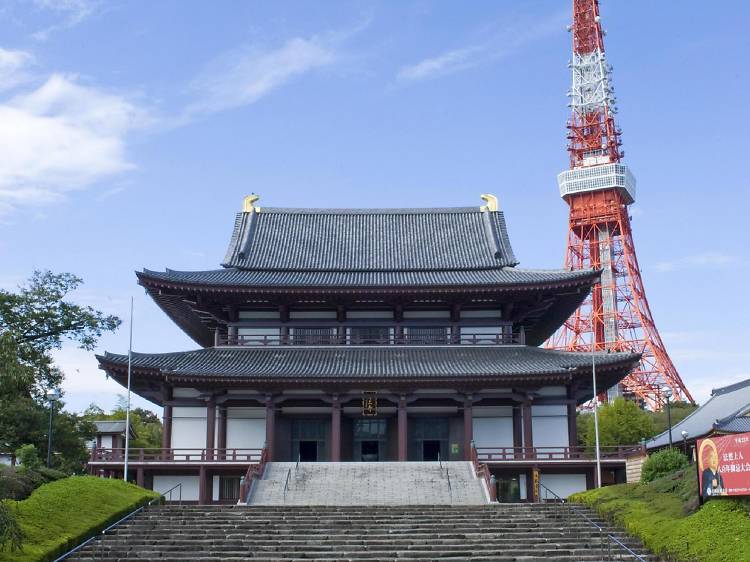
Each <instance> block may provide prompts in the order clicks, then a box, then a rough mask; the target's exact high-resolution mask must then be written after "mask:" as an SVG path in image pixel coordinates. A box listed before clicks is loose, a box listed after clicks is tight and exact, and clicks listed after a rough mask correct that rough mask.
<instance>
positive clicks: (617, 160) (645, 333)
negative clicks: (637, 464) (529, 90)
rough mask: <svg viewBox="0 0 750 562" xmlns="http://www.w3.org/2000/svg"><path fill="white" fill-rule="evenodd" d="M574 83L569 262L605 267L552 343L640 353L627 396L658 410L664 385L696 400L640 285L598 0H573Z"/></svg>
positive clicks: (566, 192)
mask: <svg viewBox="0 0 750 562" xmlns="http://www.w3.org/2000/svg"><path fill="white" fill-rule="evenodd" d="M569 30H570V31H571V33H572V35H573V58H572V60H571V61H570V64H569V67H570V69H571V71H572V75H573V85H572V87H571V89H570V91H569V92H568V97H569V99H570V103H569V107H570V108H571V118H570V121H568V125H567V127H568V141H569V142H568V152H569V153H570V170H567V171H565V172H562V173H561V174H559V175H558V176H557V181H558V184H559V187H560V196H561V197H562V198H563V199H564V200H565V202H566V203H568V205H569V206H570V222H569V228H568V246H567V252H566V255H565V267H566V268H569V269H601V270H602V275H601V282H600V283H597V284H596V285H595V286H594V287H593V289H592V291H591V294H590V295H589V297H588V298H587V299H586V301H585V302H584V303H583V304H582V305H581V306H580V307H579V308H578V310H576V312H575V313H574V314H573V315H572V316H571V317H570V318H569V319H568V321H567V322H566V323H565V325H564V326H563V327H562V328H561V329H560V330H559V331H558V332H557V333H556V334H555V335H554V336H553V337H552V339H551V340H550V341H549V342H548V345H549V346H550V347H554V348H557V349H565V350H568V351H590V350H592V349H595V350H598V351H604V350H612V351H636V352H639V353H641V354H642V355H643V357H642V359H641V362H640V364H639V365H638V367H637V368H636V369H635V370H634V371H633V372H632V373H631V374H630V375H629V376H628V377H627V378H626V379H624V380H623V381H622V383H621V390H622V392H623V393H624V394H626V395H630V396H634V397H636V398H637V399H640V400H642V401H643V402H644V403H645V404H646V405H648V406H649V407H651V408H653V409H660V408H661V407H662V405H663V404H664V397H663V396H662V391H663V389H664V388H665V387H669V388H671V389H672V392H673V395H674V397H675V399H677V400H687V401H690V402H692V401H693V398H692V396H690V393H689V392H688V390H687V388H686V387H685V384H684V383H683V382H682V379H681V378H680V375H679V374H678V373H677V369H675V367H674V365H673V364H672V360H671V359H670V358H669V355H668V354H667V351H666V349H665V347H664V343H663V342H662V340H661V337H660V336H659V332H658V330H657V329H656V325H655V324H654V320H653V317H652V315H651V310H650V308H649V305H648V301H647V300H646V293H645V291H644V289H643V281H642V280H641V274H640V268H639V267H638V258H637V257H636V253H635V246H634V244H633V235H632V230H631V226H630V218H629V216H628V205H630V204H632V203H633V202H634V201H635V177H634V176H633V174H632V173H631V172H630V170H629V169H628V168H627V166H625V165H624V164H623V163H622V158H623V157H624V153H623V152H622V151H621V150H620V146H621V141H620V134H621V132H620V130H619V129H618V128H617V127H616V125H615V119H614V115H615V113H616V111H617V107H616V105H615V96H614V88H612V83H611V72H612V67H611V66H609V65H608V64H607V59H606V56H605V54H604V33H603V31H602V27H601V21H600V17H599V0H573V25H572V26H570V28H569Z"/></svg>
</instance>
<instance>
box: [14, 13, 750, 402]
mask: <svg viewBox="0 0 750 562" xmlns="http://www.w3.org/2000/svg"><path fill="white" fill-rule="evenodd" d="M569 4H570V2H568V1H567V0H566V1H561V0H539V1H533V0H528V1H524V2H517V1H510V0H507V1H499V0H494V1H477V2H470V3H469V2H427V1H416V2H402V1H398V2H396V1H393V2H369V1H356V2H347V3H344V2H326V3H320V2H316V3H313V2H301V1H300V2H282V1H278V2H249V1H248V2H226V1H223V2H202V3H199V2H182V1H177V0H174V1H162V2H148V1H128V2H125V1H110V2H96V1H91V0H59V1H53V0H35V1H24V2H22V1H13V0H8V1H7V2H5V3H4V4H3V7H2V8H0V18H2V32H0V155H2V156H1V157H0V264H2V265H1V266H0V284H2V286H4V287H13V286H15V285H16V284H17V283H19V282H20V281H21V280H23V279H24V278H26V277H28V275H29V274H30V273H31V271H32V270H33V269H34V268H49V269H52V270H55V271H71V272H74V273H76V274H78V275H80V276H82V277H83V278H84V280H85V285H84V287H83V288H82V289H81V290H80V291H79V292H78V294H77V295H76V298H77V299H78V300H79V301H81V302H84V303H87V304H91V305H93V306H96V307H97V308H100V309H102V310H105V311H107V312H113V313H116V314H119V315H120V316H122V317H125V316H126V315H127V310H128V302H129V299H130V296H131V295H133V296H134V297H135V308H136V318H135V348H136V349H137V350H140V351H172V350H179V349H189V348H192V347H194V346H195V344H194V343H193V342H192V341H191V340H189V339H188V338H187V337H186V336H185V335H184V334H182V333H181V331H180V330H179V329H178V328H177V327H175V326H174V325H173V324H172V323H171V322H170V321H169V320H168V318H167V317H166V316H165V315H164V314H163V313H162V312H161V311H160V310H159V309H158V308H157V307H156V306H155V305H154V304H153V303H152V302H151V301H150V300H149V299H148V297H147V296H146V295H145V294H144V293H143V291H142V290H141V289H140V288H139V287H138V286H137V284H136V279H135V275H134V271H135V270H137V269H141V268H143V267H148V268H151V269H163V268H165V267H170V268H174V269H210V268H214V267H217V266H218V263H219V262H220V260H221V258H222V257H223V252H224V250H225V247H226V243H227V241H228V237H229V234H230V229H231V226H232V222H233V217H234V214H235V213H236V212H237V211H238V210H239V209H240V204H241V201H242V198H243V196H244V195H246V194H249V193H250V192H256V193H259V194H260V195H261V202H260V204H261V205H271V206H294V207H324V206H335V207H382V206H395V207H418V206H451V205H479V204H481V201H480V200H479V195H480V194H481V193H487V192H489V193H494V194H496V195H497V196H498V197H499V199H500V205H501V208H502V209H503V210H504V211H505V212H506V216H507V219H508V223H509V228H510V234H511V237H512V241H513V243H514V247H515V250H516V254H517V255H518V256H519V258H520V259H521V262H522V266H524V267H540V268H548V267H558V266H560V265H561V263H562V260H563V252H564V246H565V235H566V227H567V222H566V221H567V207H566V205H565V204H564V202H563V201H562V200H561V199H560V198H559V196H558V194H557V187H556V181H555V177H556V174H557V173H558V172H560V171H562V170H563V169H565V168H566V166H567V154H566V152H565V129H564V124H565V121H566V119H567V117H568V111H567V108H566V103H567V101H566V98H565V92H566V91H567V89H568V87H569V81H570V80H569V75H568V70H567V68H566V64H567V60H568V59H569V58H570V36H569V34H568V33H567V32H566V31H565V26H566V25H567V24H568V23H569ZM676 6H679V9H678V10H675V9H674V8H675V7H676ZM602 14H603V21H604V26H605V28H606V29H607V31H608V35H607V37H606V43H607V51H608V56H609V61H610V63H611V64H613V65H614V68H615V70H614V85H615V88H616V92H617V95H618V98H619V107H620V113H619V114H618V117H617V118H618V123H619V125H620V126H621V127H622V129H623V140H624V149H625V153H626V162H627V163H628V165H629V166H630V167H631V169H632V170H633V172H634V173H635V175H636V177H637V178H638V182H639V183H638V200H637V202H636V204H635V205H634V206H633V207H632V215H633V227H634V232H635V242H636V247H637V250H638V254H639V259H640V265H641V268H642V274H643V277H644V280H645V284H646V290H647V294H648V297H649V300H650V304H651V307H652V310H653V313H654V316H655V318H656V322H657V325H658V327H659V328H660V330H661V333H662V336H663V337H664V339H665V341H666V344H667V346H668V349H669V351H670V353H671V355H672V358H673V360H674V361H675V363H676V365H677V368H678V370H679V371H680V372H681V374H682V376H683V378H684V380H685V381H686V383H687V385H688V387H689V388H690V389H691V391H692V392H693V393H694V395H696V397H697V398H698V399H699V400H705V399H706V397H707V396H708V393H709V392H710V389H711V388H714V387H718V386H723V385H725V384H730V383H732V382H735V381H737V380H741V379H745V378H748V377H750V367H748V364H749V363H750V351H748V344H747V341H748V336H749V335H750V334H749V333H748V328H747V316H748V310H750V307H748V305H747V303H746V284H747V278H748V274H749V273H750V253H749V252H748V250H747V244H746V237H747V234H746V230H745V226H746V224H747V223H746V221H747V211H746V209H747V206H748V196H749V195H750V188H749V187H750V186H749V185H748V177H750V176H749V175H748V173H747V164H746V162H747V154H746V152H747V148H748V140H747V126H748V123H749V122H750V119H749V117H750V112H749V111H748V106H747V92H748V90H750V84H748V82H749V80H748V73H747V60H748V57H749V56H750V45H749V41H750V40H748V34H747V22H748V21H750V5H748V4H747V3H745V2H740V1H726V2H723V3H722V9H721V10H716V9H710V7H709V6H708V5H707V4H706V3H705V2H699V1H698V0H687V1H683V2H679V3H677V2H658V3H657V2H651V1H649V0H631V1H629V2H612V1H607V2H604V3H603V6H602ZM100 349H101V350H104V349H108V350H111V351H118V352H122V351H125V350H126V349H127V329H126V328H124V329H122V330H120V331H119V332H118V333H117V334H113V335H108V336H106V337H104V338H103V339H102V341H101V346H100ZM58 361H59V363H60V365H61V366H62V367H63V368H64V369H65V371H66V373H67V381H66V384H65V390H66V400H67V403H68V406H69V407H70V408H71V409H75V410H80V409H83V408H85V407H86V405H88V404H89V403H90V402H92V401H95V402H97V403H99V404H100V405H102V406H104V407H105V408H108V407H111V406H112V405H113V404H114V402H115V400H116V395H117V393H118V392H122V389H121V388H120V387H119V386H118V385H116V384H115V383H113V382H112V381H106V380H105V378H104V375H103V373H102V372H101V371H99V370H98V369H97V367H96V361H95V359H94V357H93V355H92V354H90V353H87V352H83V351H80V350H77V349H74V348H68V347H66V348H65V349H63V350H62V351H61V352H60V353H59V354H58ZM139 403H142V402H139Z"/></svg>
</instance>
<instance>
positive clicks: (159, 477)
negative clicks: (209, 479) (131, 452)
mask: <svg viewBox="0 0 750 562" xmlns="http://www.w3.org/2000/svg"><path fill="white" fill-rule="evenodd" d="M177 484H182V499H183V501H198V494H199V492H200V489H199V488H200V482H199V480H198V476H186V475H182V476H169V475H166V474H154V491H155V492H159V493H163V492H166V491H167V490H169V489H170V488H171V487H172V486H176V485H177ZM179 493H180V492H179V490H173V491H172V499H173V500H174V501H177V499H178V498H179Z"/></svg>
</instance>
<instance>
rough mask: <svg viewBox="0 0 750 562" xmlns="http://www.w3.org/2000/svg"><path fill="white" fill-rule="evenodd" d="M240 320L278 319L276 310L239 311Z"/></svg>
mask: <svg viewBox="0 0 750 562" xmlns="http://www.w3.org/2000/svg"><path fill="white" fill-rule="evenodd" d="M239 317H240V320H259V319H278V318H280V317H281V315H280V313H279V311H278V310H240V313H239Z"/></svg>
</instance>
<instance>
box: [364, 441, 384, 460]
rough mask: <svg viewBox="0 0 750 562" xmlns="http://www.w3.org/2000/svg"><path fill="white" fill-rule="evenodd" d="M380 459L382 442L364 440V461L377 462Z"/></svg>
mask: <svg viewBox="0 0 750 562" xmlns="http://www.w3.org/2000/svg"><path fill="white" fill-rule="evenodd" d="M379 460H380V442H379V441H362V461H364V462H376V461H379Z"/></svg>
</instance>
